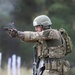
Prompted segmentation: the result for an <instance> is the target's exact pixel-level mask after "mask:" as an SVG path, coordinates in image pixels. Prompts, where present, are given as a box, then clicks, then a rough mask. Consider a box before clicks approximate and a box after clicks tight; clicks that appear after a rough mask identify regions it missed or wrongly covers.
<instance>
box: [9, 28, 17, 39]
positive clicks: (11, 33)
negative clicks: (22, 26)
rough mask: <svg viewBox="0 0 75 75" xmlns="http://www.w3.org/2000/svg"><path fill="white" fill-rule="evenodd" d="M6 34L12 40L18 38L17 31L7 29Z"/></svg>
mask: <svg viewBox="0 0 75 75" xmlns="http://www.w3.org/2000/svg"><path fill="white" fill-rule="evenodd" d="M8 34H9V36H11V37H13V38H14V37H16V36H18V31H17V29H14V28H9V29H8Z"/></svg>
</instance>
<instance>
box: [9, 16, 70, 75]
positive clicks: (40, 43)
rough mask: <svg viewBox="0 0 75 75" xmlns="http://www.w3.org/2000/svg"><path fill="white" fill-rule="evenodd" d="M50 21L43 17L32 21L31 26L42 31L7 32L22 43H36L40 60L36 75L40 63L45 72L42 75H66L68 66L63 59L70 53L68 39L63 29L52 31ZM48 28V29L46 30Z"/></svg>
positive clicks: (38, 71)
mask: <svg viewBox="0 0 75 75" xmlns="http://www.w3.org/2000/svg"><path fill="white" fill-rule="evenodd" d="M51 24H52V23H51V20H50V19H49V17H47V16H45V15H41V16H38V17H36V18H35V19H34V21H33V26H38V25H41V26H42V27H43V31H41V32H32V31H24V32H21V31H17V30H11V31H10V30H9V34H11V36H12V37H16V36H17V37H18V38H20V39H21V40H22V41H24V42H36V43H37V45H36V48H37V57H38V59H40V62H39V64H38V68H37V75H40V74H39V73H40V67H41V63H42V64H44V66H45V70H44V72H43V75H67V74H68V71H69V69H70V64H69V62H68V61H67V60H64V57H65V56H66V55H67V54H68V53H70V52H71V44H70V37H68V34H67V32H66V31H65V30H64V29H60V30H57V29H52V28H50V27H49V26H50V25H51ZM47 28H48V29H47Z"/></svg>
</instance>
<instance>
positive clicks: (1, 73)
mask: <svg viewBox="0 0 75 75" xmlns="http://www.w3.org/2000/svg"><path fill="white" fill-rule="evenodd" d="M0 75H8V69H7V67H5V68H4V69H0ZM9 75H13V73H12V69H11V70H10V74H9ZM16 75H18V70H17V69H16ZM19 75H33V71H32V69H27V68H24V67H21V69H20V73H19Z"/></svg>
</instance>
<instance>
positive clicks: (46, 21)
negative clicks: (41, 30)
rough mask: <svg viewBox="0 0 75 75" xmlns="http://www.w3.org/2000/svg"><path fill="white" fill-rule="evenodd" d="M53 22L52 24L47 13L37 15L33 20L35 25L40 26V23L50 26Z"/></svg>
mask: <svg viewBox="0 0 75 75" xmlns="http://www.w3.org/2000/svg"><path fill="white" fill-rule="evenodd" d="M51 24H52V22H51V20H50V18H49V17H48V16H46V15H40V16H37V17H36V18H35V19H34V20H33V26H38V25H42V26H49V25H51Z"/></svg>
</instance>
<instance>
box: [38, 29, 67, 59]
mask: <svg viewBox="0 0 75 75" xmlns="http://www.w3.org/2000/svg"><path fill="white" fill-rule="evenodd" d="M57 35H58V36H57ZM43 36H44V37H47V38H49V39H47V40H39V43H38V45H37V55H38V57H39V58H41V57H49V58H63V57H64V56H65V53H66V51H65V46H63V44H62V40H61V39H62V37H61V34H60V32H59V31H57V30H54V29H50V30H46V31H45V32H44V33H43ZM58 37H59V38H58Z"/></svg>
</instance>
